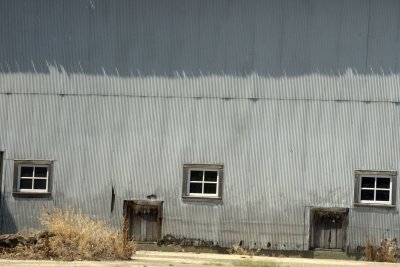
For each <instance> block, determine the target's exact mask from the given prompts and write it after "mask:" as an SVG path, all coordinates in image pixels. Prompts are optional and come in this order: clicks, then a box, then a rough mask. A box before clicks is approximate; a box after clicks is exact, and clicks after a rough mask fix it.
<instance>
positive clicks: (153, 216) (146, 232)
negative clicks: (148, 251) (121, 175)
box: [124, 201, 162, 242]
mask: <svg viewBox="0 0 400 267" xmlns="http://www.w3.org/2000/svg"><path fill="white" fill-rule="evenodd" d="M124 207H125V220H127V222H128V235H129V237H130V238H133V239H135V240H137V241H139V242H157V241H159V240H160V239H161V225H162V224H161V223H162V202H161V201H125V202H124Z"/></svg>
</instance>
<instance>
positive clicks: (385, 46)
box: [0, 0, 400, 77]
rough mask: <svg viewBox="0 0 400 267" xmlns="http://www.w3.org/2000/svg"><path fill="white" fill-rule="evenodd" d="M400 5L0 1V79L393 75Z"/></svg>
mask: <svg viewBox="0 0 400 267" xmlns="http://www.w3.org/2000/svg"><path fill="white" fill-rule="evenodd" d="M399 12H400V1H396V0H394V1H380V0H372V1H369V0H360V1H345V0H342V1H320V0H269V1H264V0H258V1H257V0H254V1H247V0H218V1H215V0H162V1H161V0H134V1H131V0H119V1H106V0H84V1H82V0H63V1H52V0H38V1H29V0H4V1H1V2H0V72H2V73H18V72H20V73H35V72H37V73H49V71H50V68H49V66H53V67H55V68H57V69H58V71H60V72H61V71H65V72H66V73H68V74H76V73H85V74H92V75H104V74H106V75H113V76H114V75H115V76H153V75H154V76H175V75H177V73H178V74H180V75H183V73H184V74H185V75H186V76H200V75H248V74H250V73H258V74H259V75H265V76H274V77H277V76H283V75H287V76H298V75H306V74H310V73H321V74H324V75H341V74H343V73H344V72H345V71H348V70H349V69H351V70H352V71H353V72H356V73H359V74H371V73H379V74H382V73H383V74H392V73H398V72H399V67H398V65H399V60H400V45H399V38H398V36H399V25H400V24H399V21H400V16H398V14H399Z"/></svg>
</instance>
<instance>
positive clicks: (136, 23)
mask: <svg viewBox="0 0 400 267" xmlns="http://www.w3.org/2000/svg"><path fill="white" fill-rule="evenodd" d="M399 8H400V3H399V2H397V1H385V2H382V1H252V2H249V1H129V2H116V3H114V2H113V3H111V2H106V1H94V0H92V1H68V2H67V1H60V2H53V1H50V2H49V1H38V2H35V3H33V2H30V1H2V2H1V3H0V22H1V23H0V25H6V26H0V36H1V38H0V150H2V151H5V162H4V170H3V184H2V190H1V192H2V194H1V197H2V206H1V210H2V214H1V220H2V222H1V227H2V231H3V232H13V231H20V230H27V229H29V228H35V227H38V226H39V224H38V222H37V217H38V216H39V215H40V213H41V210H42V209H43V207H47V208H53V207H61V208H63V209H66V208H74V209H81V210H82V211H83V212H85V213H87V214H89V215H91V216H93V217H95V218H100V219H105V220H108V221H110V222H111V224H112V225H113V226H114V227H115V228H117V229H120V228H121V222H122V212H123V210H122V209H123V207H122V205H123V200H141V199H146V197H147V196H148V195H151V194H154V195H156V198H157V200H163V201H164V207H163V216H164V218H163V228H162V231H163V234H164V235H165V234H172V235H175V236H180V237H183V236H184V237H190V238H201V239H204V240H212V241H214V242H215V243H218V244H220V245H222V246H231V245H234V244H238V243H239V242H240V241H241V240H243V242H244V244H245V245H246V246H251V247H253V246H254V247H263V248H266V247H267V244H268V243H270V244H271V248H272V249H291V250H292V249H294V250H307V249H308V242H309V240H308V236H309V228H310V225H309V224H310V209H311V207H343V208H350V213H349V228H348V234H347V244H348V245H349V246H350V247H352V248H355V247H356V246H358V245H363V244H364V243H365V240H366V239H367V238H370V237H374V238H375V239H379V238H380V237H381V236H382V235H384V236H386V237H389V238H390V237H398V236H399V234H400V230H399V229H400V225H399V219H400V218H399V215H398V207H396V208H391V209H387V208H386V209H382V208H357V207H354V205H353V204H354V203H353V198H354V170H355V169H376V170H399V169H400V168H399V162H400V155H399V153H400V152H399V151H400V143H399V138H398V137H399V129H400V110H399V109H400V106H399V103H400V91H399V84H400V75H399V74H398V57H397V56H396V55H398V54H399V47H400V46H399V45H398V39H397V37H395V36H397V35H398V32H399V26H398V25H399V24H398V18H397V15H396V14H397V13H396V10H399ZM383 29H384V30H383ZM15 159H32V160H34V159H47V160H54V162H55V163H54V175H53V189H54V190H53V192H52V196H51V197H50V198H17V197H14V196H13V195H12V179H13V160H15ZM186 163H209V164H223V165H224V184H223V203H222V204H205V203H185V202H183V201H182V199H181V195H182V192H181V190H182V168H183V164H186ZM112 187H113V188H114V191H115V194H116V201H115V208H114V211H113V212H111V197H112V196H111V191H112ZM396 190H397V191H399V190H398V189H396Z"/></svg>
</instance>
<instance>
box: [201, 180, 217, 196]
mask: <svg viewBox="0 0 400 267" xmlns="http://www.w3.org/2000/svg"><path fill="white" fill-rule="evenodd" d="M216 193H217V184H207V183H205V184H204V194H216Z"/></svg>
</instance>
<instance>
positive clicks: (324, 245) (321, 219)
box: [310, 208, 348, 249]
mask: <svg viewBox="0 0 400 267" xmlns="http://www.w3.org/2000/svg"><path fill="white" fill-rule="evenodd" d="M311 218H312V220H311V232H310V235H311V236H310V248H311V249H313V248H320V249H343V248H344V246H345V244H346V233H347V231H346V230H347V224H348V210H347V209H339V208H337V209H335V208H326V209H320V208H318V209H315V210H314V211H312V217H311Z"/></svg>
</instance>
